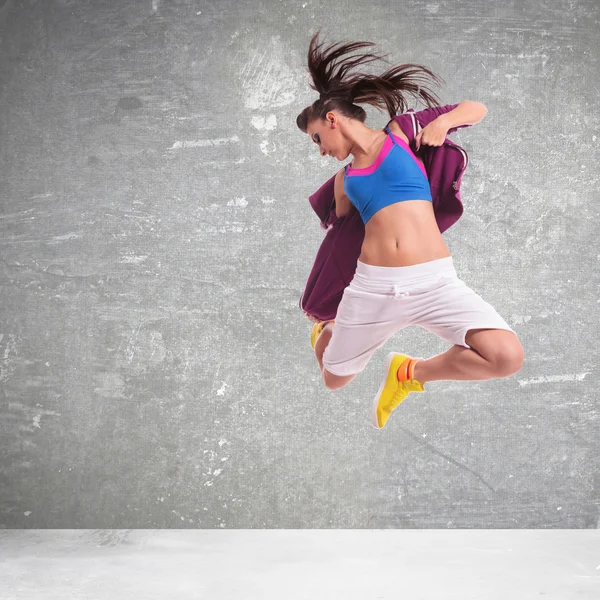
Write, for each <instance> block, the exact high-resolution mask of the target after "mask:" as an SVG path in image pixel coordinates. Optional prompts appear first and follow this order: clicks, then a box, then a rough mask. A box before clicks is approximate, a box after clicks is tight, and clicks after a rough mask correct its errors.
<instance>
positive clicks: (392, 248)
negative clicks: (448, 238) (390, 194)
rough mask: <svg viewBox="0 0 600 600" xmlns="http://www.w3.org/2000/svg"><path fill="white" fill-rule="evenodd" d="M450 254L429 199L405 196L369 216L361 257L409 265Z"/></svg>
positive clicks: (379, 262)
mask: <svg viewBox="0 0 600 600" xmlns="http://www.w3.org/2000/svg"><path fill="white" fill-rule="evenodd" d="M447 256H450V251H449V250H448V247H447V246H446V242H445V241H444V238H443V237H442V234H441V233H440V230H439V228H438V225H437V222H436V220H435V215H434V212H433V205H432V203H431V202H430V201H429V200H405V201H404V202H397V203H396V204H391V205H390V206H386V207H385V208H382V209H381V210H380V211H378V212H377V213H375V214H374V215H373V216H372V217H371V219H369V221H368V223H367V225H366V227H365V239H364V241H363V245H362V250H361V253H360V256H359V260H360V261H361V262H363V263H365V264H368V265H373V266H380V267H407V266H410V265H417V264H420V263H424V262H429V261H432V260H437V259H438V258H445V257H447Z"/></svg>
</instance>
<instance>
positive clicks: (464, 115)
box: [415, 100, 488, 151]
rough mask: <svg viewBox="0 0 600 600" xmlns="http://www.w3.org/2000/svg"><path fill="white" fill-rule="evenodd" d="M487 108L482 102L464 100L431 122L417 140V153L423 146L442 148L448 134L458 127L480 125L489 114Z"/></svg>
mask: <svg viewBox="0 0 600 600" xmlns="http://www.w3.org/2000/svg"><path fill="white" fill-rule="evenodd" d="M487 111H488V110H487V108H486V107H485V106H484V105H483V104H481V102H474V101H473V100H463V101H462V102H460V103H459V104H458V105H456V107H455V108H453V109H452V110H449V111H448V112H444V113H442V114H441V115H439V116H438V117H436V118H435V119H433V121H430V122H429V123H428V124H427V125H426V126H425V127H423V129H422V130H421V131H420V132H419V134H418V135H417V137H416V138H415V146H416V148H417V151H418V150H419V149H420V147H421V145H422V144H424V145H426V146H441V145H442V144H443V143H444V140H445V139H446V135H447V134H448V132H450V133H452V130H454V131H456V129H455V128H457V127H469V126H471V125H475V123H479V121H481V120H482V119H483V117H485V115H486V114H487Z"/></svg>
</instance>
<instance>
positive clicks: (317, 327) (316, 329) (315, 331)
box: [310, 321, 335, 350]
mask: <svg viewBox="0 0 600 600" xmlns="http://www.w3.org/2000/svg"><path fill="white" fill-rule="evenodd" d="M327 323H335V321H321V322H320V323H315V324H314V325H313V328H312V331H311V333H310V345H311V346H312V349H313V350H314V349H315V345H316V344H317V338H318V337H319V335H321V331H323V327H325V325H327Z"/></svg>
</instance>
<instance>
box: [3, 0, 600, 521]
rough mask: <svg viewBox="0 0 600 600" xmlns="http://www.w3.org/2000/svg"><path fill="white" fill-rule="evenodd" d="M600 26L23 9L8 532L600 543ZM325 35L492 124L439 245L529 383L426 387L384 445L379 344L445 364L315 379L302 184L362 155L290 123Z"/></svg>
mask: <svg viewBox="0 0 600 600" xmlns="http://www.w3.org/2000/svg"><path fill="white" fill-rule="evenodd" d="M599 18H600V9H599V5H598V2H597V1H596V0H575V1H569V2H567V1H566V0H552V1H551V0H549V1H547V2H539V1H537V0H536V1H533V0H530V1H526V2H504V3H502V4H496V3H491V2H487V1H485V0H469V1H440V2H408V3H399V2H384V1H381V0H375V1H374V2H373V3H359V2H356V1H352V2H349V3H345V4H343V5H341V6H337V5H336V6H335V7H334V5H333V4H331V3H319V2H311V1H307V2H304V3H298V2H291V1H289V0H285V1H281V2H280V1H276V0H267V1H264V2H260V3H259V2H240V1H235V2H233V1H219V2H207V1H204V2H197V1H194V2H192V1H191V0H179V1H170V2H166V1H165V2H159V1H158V0H155V1H154V2H151V1H150V0H148V1H147V2H133V1H132V0H124V1H122V2H108V1H104V2H98V1H94V2H92V1H91V0H85V1H77V2H76V1H74V0H61V1H57V0H54V1H48V2H36V1H34V0H29V1H24V0H22V1H20V2H14V3H13V6H12V7H11V8H10V11H9V12H8V14H7V15H6V16H5V19H4V24H3V26H2V29H1V30H0V50H1V54H0V459H1V460H0V527H4V528H12V527H17V528H47V527H48V528H139V527H148V528H154V527H160V528H162V527H169V528H177V527H186V528H195V527H198V528H264V527H267V528H309V527H310V528H388V527H418V528H428V527H436V528H446V527H448V528H463V527H473V528H479V527H482V528H483V527H485V528H521V527H540V528H595V527H597V526H598V514H599V507H598V500H599V497H600V494H599V487H600V485H599V484H600V480H599V478H598V467H599V464H598V456H599V447H600V436H599V422H600V421H599V419H598V408H597V390H596V383H597V381H598V366H597V365H598V342H597V339H598V325H597V324H596V325H594V323H595V322H596V323H597V312H598V303H599V300H598V292H599V283H600V281H599V280H600V277H599V268H598V258H599V252H600V249H599V246H598V232H599V226H598V220H597V219H598V213H599V207H600V202H599V201H600V198H599V193H598V174H597V166H598V158H599V157H598V139H597V138H598V135H600V134H599V132H598V125H599V119H598V111H597V108H598V105H597V100H598V85H599V84H598V75H599V64H598V50H597V31H598V21H599ZM319 28H321V30H322V32H323V36H324V39H325V40H327V41H342V40H369V41H374V42H377V44H378V45H377V47H376V51H378V52H381V53H389V56H388V60H389V61H390V63H394V64H399V63H405V62H419V63H422V64H425V65H428V66H429V67H430V68H432V69H433V70H434V71H435V72H436V73H438V74H439V75H441V76H442V77H443V78H444V79H445V81H446V82H447V85H446V86H445V87H444V88H442V89H441V90H439V95H440V97H441V98H442V100H443V102H444V103H454V102H459V101H461V100H464V99H472V100H477V101H480V102H483V103H484V104H485V105H486V106H487V107H488V110H489V113H488V115H487V116H486V118H485V119H484V120H483V121H482V122H481V123H479V124H478V125H477V126H475V127H472V128H469V129H466V130H463V131H461V132H459V133H457V134H455V136H454V139H455V141H456V142H457V143H459V144H461V145H462V146H463V147H464V148H465V149H466V150H467V151H468V152H469V155H470V158H471V163H470V165H469V168H468V170H467V172H466V174H465V176H464V178H463V184H462V197H463V202H464V204H465V214H464V215H463V216H462V218H461V219H460V221H459V222H458V223H457V224H456V225H454V226H453V227H452V228H451V229H450V230H448V231H447V232H446V233H445V234H444V238H445V240H446V243H447V244H448V246H449V248H450V250H451V252H452V255H453V259H454V263H455V266H456V268H457V271H458V273H459V276H460V277H461V278H462V279H463V280H464V281H465V282H466V283H467V284H468V285H469V286H470V287H472V288H473V289H474V290H475V291H476V292H477V293H478V294H480V295H481V296H482V297H483V298H484V299H485V300H486V301H488V302H489V303H491V304H492V305H493V306H494V307H495V308H496V310H498V312H499V313H500V314H501V315H502V316H503V317H504V318H505V319H506V320H507V322H508V323H509V324H510V326H511V327H513V328H514V329H515V330H516V331H517V333H518V335H519V338H520V340H521V342H522V344H523V346H524V348H525V354H526V359H525V364H524V366H523V368H522V369H521V371H520V372H519V373H518V374H516V375H515V376H513V377H510V378H505V379H497V380H493V381H479V382H476V381H474V382H460V381H439V382H432V383H431V384H430V385H429V386H428V390H427V393H425V394H412V395H411V396H409V398H408V399H407V400H406V401H405V402H404V403H403V404H402V406H401V407H400V408H399V409H398V411H397V412H395V413H394V415H393V416H392V419H390V422H389V423H388V425H387V426H386V427H385V429H383V430H382V431H375V430H373V429H372V427H371V424H370V406H371V400H372V398H373V396H374V394H375V392H376V390H377V388H378V386H379V383H380V380H381V376H382V371H383V361H384V357H385V355H386V354H387V352H389V351H390V350H396V351H405V352H408V353H410V354H412V355H413V356H420V357H429V356H432V355H434V354H438V353H440V352H443V351H445V350H446V349H447V348H448V346H447V344H446V343H445V342H443V341H442V340H440V339H438V338H436V337H435V336H433V335H431V334H429V333H427V332H426V331H424V330H422V329H420V328H408V329H406V330H404V331H402V332H400V333H399V334H397V335H396V336H395V337H394V338H393V339H392V340H391V341H390V342H389V343H388V344H387V345H386V346H385V347H384V348H382V349H381V350H379V351H378V352H377V354H376V355H375V357H374V359H373V360H372V361H371V363H369V365H368V366H367V368H366V369H365V371H364V372H363V373H362V375H361V376H360V377H359V378H357V379H356V380H355V381H353V382H352V383H351V384H350V385H349V386H348V387H346V388H344V389H342V390H340V391H337V392H330V391H328V390H326V389H325V387H324V386H323V383H322V381H321V376H320V373H319V370H318V366H317V363H316V360H315V358H314V355H313V353H312V351H311V349H310V344H309V332H310V326H311V323H310V322H309V321H308V320H307V319H306V317H305V316H304V315H303V314H302V312H301V311H300V310H299V308H298V299H299V296H300V294H301V292H302V289H303V287H304V284H305V282H306V278H307V276H308V273H309V271H310V267H311V265H312V261H313V259H314V256H315V253H316V251H317V248H318V247H319V244H320V243H321V240H322V236H323V231H322V229H321V228H320V227H319V223H318V219H317V218H316V216H315V214H314V213H313V212H312V210H311V208H310V206H309V203H308V195H309V194H311V193H312V192H314V191H315V189H316V188H317V187H319V186H320V185H321V184H322V183H323V182H324V181H325V180H326V179H328V178H329V177H330V176H331V175H332V174H333V173H335V172H336V171H337V170H338V169H339V168H340V166H341V165H340V164H339V163H338V162H337V161H335V160H334V159H331V158H322V157H320V156H319V154H318V150H317V147H316V146H315V145H314V144H313V143H312V142H310V140H309V139H308V137H307V136H305V135H304V134H302V133H301V132H300V131H299V130H298V129H297V128H296V125H295V119H296V115H297V114H298V113H299V112H300V111H301V110H302V108H304V107H305V106H306V105H308V104H310V103H311V102H312V101H313V100H314V99H315V98H316V97H317V95H316V93H315V92H313V91H312V90H310V88H309V87H308V75H307V72H306V53H307V48H308V42H309V39H310V37H311V36H312V34H313V33H315V32H316V31H317V29H319ZM380 65H381V66H380V68H379V70H383V68H385V63H380ZM373 69H374V70H377V64H376V65H374V66H373ZM415 108H421V107H420V106H415ZM367 112H368V113H369V120H368V124H369V125H370V126H371V127H374V128H376V127H381V126H383V124H384V123H385V122H386V120H387V115H386V114H384V113H382V112H378V111H377V110H375V109H372V108H370V107H368V108H367Z"/></svg>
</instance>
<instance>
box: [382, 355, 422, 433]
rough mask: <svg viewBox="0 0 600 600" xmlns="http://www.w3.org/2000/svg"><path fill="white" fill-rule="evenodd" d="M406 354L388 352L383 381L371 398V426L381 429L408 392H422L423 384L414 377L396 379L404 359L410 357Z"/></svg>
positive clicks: (410, 357)
mask: <svg viewBox="0 0 600 600" xmlns="http://www.w3.org/2000/svg"><path fill="white" fill-rule="evenodd" d="M412 358H413V357H412V356H408V355H407V354H398V353H397V352H390V353H389V354H388V356H387V361H386V365H385V375H384V379H383V383H382V384H381V387H380V388H379V391H378V392H377V395H376V396H375V400H373V411H372V416H373V427H375V429H381V428H382V427H383V426H384V425H385V424H386V422H387V420H388V419H389V418H390V415H391V414H392V411H393V410H394V409H395V408H396V407H397V406H398V405H399V404H400V402H402V401H403V400H404V398H406V396H408V394H409V393H410V392H424V391H425V390H424V388H423V384H422V383H420V382H418V381H416V380H415V379H409V380H408V381H398V369H399V368H400V366H401V365H402V363H404V362H405V361H406V360H410V359H412Z"/></svg>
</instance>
